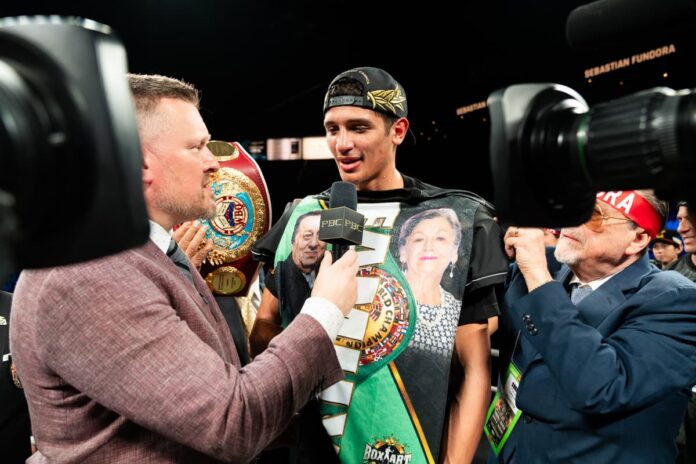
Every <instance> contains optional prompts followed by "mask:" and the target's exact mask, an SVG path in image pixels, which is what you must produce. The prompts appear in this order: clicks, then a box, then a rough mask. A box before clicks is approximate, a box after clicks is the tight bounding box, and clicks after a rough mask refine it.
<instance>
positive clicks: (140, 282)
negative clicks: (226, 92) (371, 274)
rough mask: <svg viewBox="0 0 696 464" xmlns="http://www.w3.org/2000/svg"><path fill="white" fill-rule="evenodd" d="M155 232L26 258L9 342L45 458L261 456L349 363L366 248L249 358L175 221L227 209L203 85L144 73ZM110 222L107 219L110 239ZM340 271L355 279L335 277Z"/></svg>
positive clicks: (332, 271) (140, 96) (140, 79)
mask: <svg viewBox="0 0 696 464" xmlns="http://www.w3.org/2000/svg"><path fill="white" fill-rule="evenodd" d="M129 80H130V84H131V89H132V91H133V94H134V97H135V102H136V109H137V114H138V123H139V131H140V139H141V144H142V152H143V170H142V175H143V189H144V194H145V201H146V204H147V208H148V213H149V216H150V220H151V221H150V224H151V232H150V240H149V241H148V242H147V243H146V244H145V245H143V246H141V247H140V248H136V249H132V250H128V251H125V252H122V253H119V254H116V255H113V256H109V257H107V258H102V259H97V260H93V261H90V262H86V263H80V264H75V265H70V266H63V267H57V268H52V269H43V270H32V271H25V272H23V273H22V276H21V277H20V279H19V282H18V285H17V288H16V293H15V297H14V303H13V309H12V323H11V334H10V343H11V348H12V354H13V356H14V359H15V363H16V365H17V369H18V373H19V376H20V378H21V379H22V383H23V385H24V388H25V392H26V396H27V400H28V402H29V410H30V415H31V421H32V426H33V432H34V437H35V439H36V445H37V447H38V450H39V452H40V454H38V455H36V456H35V459H36V461H38V462H75V463H78V462H79V463H90V462H98V463H107V462H108V463H135V462H148V463H169V462H187V463H206V462H217V461H226V462H248V461H250V460H251V459H252V458H253V457H254V456H255V455H256V454H257V453H258V452H260V451H261V450H262V449H263V448H264V447H265V446H266V445H267V444H268V443H269V442H270V441H271V440H272V439H273V438H274V437H275V436H276V435H277V434H278V433H280V432H281V431H282V430H283V429H284V428H285V426H286V425H287V423H288V421H289V420H290V418H291V417H292V416H293V414H294V413H295V412H296V411H297V410H299V409H300V407H301V406H302V405H303V404H304V403H305V402H306V401H307V400H308V399H309V398H310V397H311V396H312V394H313V393H314V392H316V391H319V390H320V389H323V388H326V387H328V386H329V385H331V384H333V383H335V382H336V381H338V380H339V379H340V378H341V377H342V371H341V368H340V366H339V363H338V360H337V359H336V354H335V351H334V348H333V344H332V341H333V339H334V338H335V336H336V334H337V332H338V329H339V328H340V325H341V324H342V322H343V317H344V314H347V313H348V311H349V310H350V308H351V307H352V306H353V304H354V303H355V300H356V293H357V284H356V278H355V274H356V272H357V269H358V268H357V262H356V255H355V253H354V252H349V253H347V254H346V255H345V256H344V257H343V258H342V259H341V260H339V261H338V262H336V263H335V264H333V265H332V264H331V259H330V257H329V255H327V257H325V258H324V261H323V262H322V264H321V267H320V271H319V274H318V276H317V279H316V282H315V284H314V289H313V291H312V298H310V299H308V300H307V303H306V304H305V306H304V308H303V310H302V314H300V316H298V317H297V318H296V319H295V322H293V323H292V325H291V326H290V327H289V328H288V329H286V330H285V331H283V333H282V334H281V335H280V336H278V337H276V338H275V339H274V340H273V343H271V345H270V347H269V349H268V350H266V351H265V352H264V353H263V354H262V355H260V356H258V357H257V358H256V359H255V360H254V362H253V363H251V364H250V365H248V366H246V367H244V368H243V369H242V368H240V364H239V359H238V356H237V353H236V351H235V349H234V344H233V342H232V337H231V336H230V332H229V329H228V328H227V326H226V324H225V319H224V318H223V316H222V314H221V313H220V310H219V308H218V306H217V304H216V303H215V300H214V298H213V296H212V295H211V294H210V291H209V290H208V288H207V286H206V284H205V283H204V281H203V280H202V278H201V277H200V275H199V274H198V273H197V272H195V271H194V272H193V273H192V274H193V275H192V280H193V282H191V281H190V280H188V279H187V278H186V277H185V275H184V273H182V272H180V270H179V268H177V266H176V265H175V264H174V263H173V262H172V260H170V259H169V258H168V257H167V254H166V252H167V250H168V248H169V247H170V241H171V237H170V235H169V233H168V231H169V230H171V228H172V227H173V226H174V225H175V224H177V223H180V222H183V221H186V220H191V219H194V218H196V217H199V216H205V215H209V214H212V213H213V211H214V202H213V197H212V192H211V190H210V188H209V186H208V182H209V181H208V178H209V175H210V174H211V173H213V172H215V171H217V170H218V168H219V166H218V163H217V162H216V161H215V159H214V156H213V155H212V154H211V153H210V151H209V150H208V149H207V147H206V144H207V142H208V140H209V139H210V135H209V134H208V130H207V128H206V126H205V124H204V123H203V120H202V118H201V116H200V114H199V112H198V93H197V91H196V90H195V89H194V88H193V87H192V86H190V85H189V84H186V83H184V82H181V81H178V80H175V79H170V78H167V77H163V76H142V75H130V76H129ZM108 235H109V231H106V230H105V231H104V240H108ZM337 282H340V283H341V285H335V284H336V283H337Z"/></svg>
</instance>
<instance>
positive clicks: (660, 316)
mask: <svg viewBox="0 0 696 464" xmlns="http://www.w3.org/2000/svg"><path fill="white" fill-rule="evenodd" d="M665 211H666V206H665V205H664V204H663V203H662V202H660V201H658V200H657V199H656V198H655V197H654V195H653V194H652V192H648V191H619V192H600V193H599V194H598V195H597V201H596V203H595V210H594V212H593V214H592V217H591V218H590V220H589V221H587V222H586V223H585V224H582V225H580V226H577V227H569V228H564V229H563V230H562V231H561V236H560V238H559V241H558V245H557V247H556V249H555V252H554V253H553V254H552V255H549V256H547V255H546V253H545V248H544V243H543V233H542V231H541V229H522V228H517V227H511V228H510V229H509V230H508V232H507V233H506V235H505V247H506V251H507V252H508V254H509V255H510V256H515V258H516V265H515V267H514V269H513V271H512V275H511V277H510V281H509V285H508V289H507V292H506V295H505V299H504V302H503V305H502V307H501V315H502V317H501V329H502V332H503V333H505V334H507V335H508V336H507V337H506V338H507V339H508V340H510V343H509V346H507V347H505V348H504V349H503V350H502V354H503V356H502V358H501V360H502V362H503V363H504V364H503V365H504V366H506V369H505V371H503V373H504V374H505V375H504V376H503V377H502V378H501V383H500V388H499V392H498V394H497V395H496V397H495V398H494V401H493V405H491V408H490V412H489V415H488V417H487V420H486V432H487V435H488V436H489V440H490V441H491V444H492V448H493V451H494V452H495V456H492V457H491V461H492V462H501V463H503V462H505V463H509V462H517V463H523V462H592V463H595V462H596V463H609V462H611V463H629V462H630V463H634V462H674V459H675V457H676V446H675V437H676V435H677V431H678V429H679V424H680V422H681V419H682V418H683V416H684V411H685V409H686V403H687V398H688V394H689V389H690V387H691V385H693V384H694V383H695V382H696V332H694V330H693V327H694V326H695V324H696V285H694V283H693V282H691V281H689V280H688V279H686V278H684V277H683V276H681V275H679V274H677V273H674V272H660V271H658V270H657V269H656V268H655V267H653V266H651V265H650V262H649V260H648V256H647V253H646V250H647V247H648V244H649V243H650V241H651V239H654V238H655V237H656V236H657V234H658V232H659V231H660V229H661V227H662V222H663V219H664V214H665Z"/></svg>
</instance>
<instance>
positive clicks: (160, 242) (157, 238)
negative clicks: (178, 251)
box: [150, 219, 172, 254]
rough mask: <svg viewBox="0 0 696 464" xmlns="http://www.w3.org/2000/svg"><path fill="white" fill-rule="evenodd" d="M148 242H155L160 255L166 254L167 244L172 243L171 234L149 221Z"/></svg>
mask: <svg viewBox="0 0 696 464" xmlns="http://www.w3.org/2000/svg"><path fill="white" fill-rule="evenodd" d="M150 240H152V241H153V242H155V245H157V248H159V249H160V250H162V253H164V254H167V250H168V249H169V244H170V243H171V241H172V232H171V231H167V230H165V229H164V227H162V226H161V225H159V224H157V223H156V222H155V221H153V220H152V219H150Z"/></svg>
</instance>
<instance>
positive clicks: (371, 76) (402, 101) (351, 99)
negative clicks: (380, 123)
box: [324, 67, 408, 118]
mask: <svg viewBox="0 0 696 464" xmlns="http://www.w3.org/2000/svg"><path fill="white" fill-rule="evenodd" d="M343 83H345V84H347V85H346V86H345V87H344V89H343V90H341V91H337V89H336V87H337V85H338V84H343ZM346 89H348V90H346ZM335 106H359V107H362V108H367V109H369V110H373V111H379V112H381V113H385V114H387V115H389V116H395V117H397V118H405V117H407V116H408V105H407V102H406V91H404V88H403V87H402V86H401V84H399V83H398V82H397V81H396V79H394V78H393V77H392V76H391V74H389V73H388V72H386V71H384V70H383V69H379V68H372V67H363V68H353V69H350V70H348V71H345V72H342V73H341V74H339V75H338V76H336V77H334V79H333V80H332V81H331V84H329V89H328V90H327V92H326V96H325V97H324V113H326V111H327V110H328V109H329V108H333V107H335Z"/></svg>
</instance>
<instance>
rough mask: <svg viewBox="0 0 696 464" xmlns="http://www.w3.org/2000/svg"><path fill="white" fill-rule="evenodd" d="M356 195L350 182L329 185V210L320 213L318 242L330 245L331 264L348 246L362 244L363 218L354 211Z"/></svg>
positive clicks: (356, 204)
mask: <svg viewBox="0 0 696 464" xmlns="http://www.w3.org/2000/svg"><path fill="white" fill-rule="evenodd" d="M357 207H358V194H357V192H356V190H355V185H353V184H351V183H350V182H334V183H333V184H332V185H331V196H330V197H329V209H325V210H323V211H322V212H321V217H320V224H319V240H322V241H324V242H327V243H330V244H331V245H332V249H331V257H332V258H333V262H336V260H338V259H340V258H341V256H343V255H344V254H345V252H346V251H348V248H349V247H350V245H360V244H361V243H362V235H363V224H364V222H365V217H364V216H363V215H362V214H360V213H358V212H357V211H355V209H356V208H357Z"/></svg>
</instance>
